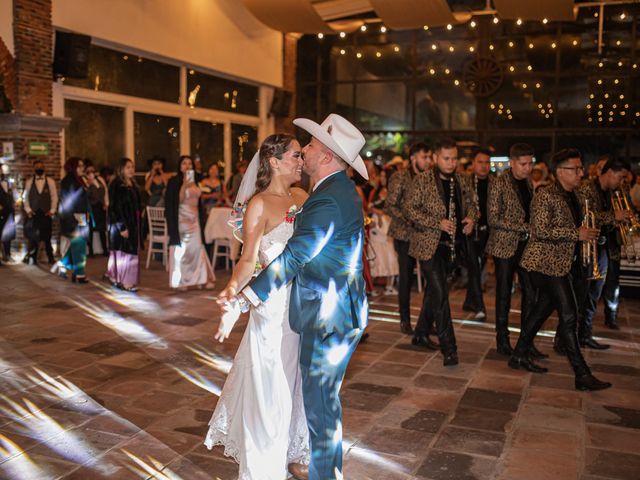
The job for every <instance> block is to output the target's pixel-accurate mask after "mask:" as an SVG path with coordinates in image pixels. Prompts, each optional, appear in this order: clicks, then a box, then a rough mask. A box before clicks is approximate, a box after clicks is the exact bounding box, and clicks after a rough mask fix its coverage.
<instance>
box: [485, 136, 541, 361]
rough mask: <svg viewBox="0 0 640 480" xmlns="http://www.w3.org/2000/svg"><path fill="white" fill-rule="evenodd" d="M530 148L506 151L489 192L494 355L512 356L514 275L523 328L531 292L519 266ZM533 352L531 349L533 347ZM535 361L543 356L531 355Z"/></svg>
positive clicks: (529, 196) (526, 209)
mask: <svg viewBox="0 0 640 480" xmlns="http://www.w3.org/2000/svg"><path fill="white" fill-rule="evenodd" d="M533 153H534V152H533V148H532V147H531V146H530V145H527V144H526V143H516V144H514V145H512V146H511V149H510V151H509V165H510V168H509V169H507V170H506V171H505V172H504V173H503V174H502V175H500V177H498V178H497V179H496V181H495V182H493V184H492V185H491V188H490V189H489V199H488V202H487V203H488V209H487V210H488V212H487V218H488V223H489V240H488V243H487V253H489V254H490V255H492V256H493V263H494V265H495V272H496V346H497V350H498V353H499V354H501V355H506V356H509V355H511V354H512V353H513V350H512V348H511V344H510V342H509V311H510V310H511V290H512V287H513V275H514V273H517V274H518V278H519V280H520V287H521V300H520V324H521V328H524V324H525V319H526V313H527V312H528V310H529V305H530V302H531V301H532V300H533V290H532V288H531V284H530V283H529V279H528V276H527V272H526V271H525V270H524V269H522V268H521V267H520V266H519V263H520V259H521V257H522V252H523V251H524V247H525V245H526V244H527V240H528V238H529V217H530V206H531V199H532V198H533V186H532V185H531V181H530V178H529V177H530V176H531V170H532V169H533ZM534 348H535V347H534ZM532 354H533V355H534V356H537V357H542V356H543V354H541V353H540V352H538V351H537V350H534V351H532Z"/></svg>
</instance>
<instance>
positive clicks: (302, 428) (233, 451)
mask: <svg viewBox="0 0 640 480" xmlns="http://www.w3.org/2000/svg"><path fill="white" fill-rule="evenodd" d="M220 401H222V399H220ZM227 413H228V412H227V408H226V406H225V405H224V404H221V405H220V410H219V411H216V412H215V413H214V418H215V422H213V423H210V424H209V430H208V431H207V435H206V437H205V440H204V445H205V446H206V447H207V448H208V449H209V450H211V449H212V448H213V447H215V446H217V445H221V446H223V447H224V456H225V457H231V458H233V459H234V460H235V462H236V463H237V464H240V447H239V446H238V444H237V443H236V442H235V441H234V440H232V439H231V437H230V436H229V434H228V431H229V418H228V415H227ZM212 420H213V419H212ZM301 423H302V422H299V421H298V422H297V425H295V427H293V426H292V427H293V428H292V430H294V431H292V432H290V437H291V438H290V440H289V448H288V450H287V463H288V464H289V463H302V464H304V465H309V462H310V460H311V451H310V449H309V436H308V428H307V423H306V421H305V422H304V425H301ZM294 432H295V433H294ZM240 480H242V479H240Z"/></svg>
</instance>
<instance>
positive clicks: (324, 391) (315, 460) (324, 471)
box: [300, 329, 362, 480]
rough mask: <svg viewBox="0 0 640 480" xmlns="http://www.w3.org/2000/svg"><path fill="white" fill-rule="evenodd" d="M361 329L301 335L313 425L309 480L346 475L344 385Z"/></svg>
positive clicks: (306, 399)
mask: <svg viewBox="0 0 640 480" xmlns="http://www.w3.org/2000/svg"><path fill="white" fill-rule="evenodd" d="M361 336H362V330H361V329H355V330H351V331H350V332H348V333H347V334H346V335H345V336H342V335H340V334H338V333H336V332H333V333H331V334H328V335H326V336H324V337H322V336H320V335H319V334H318V333H317V332H313V331H312V332H302V333H301V335H300V352H301V353H300V367H301V373H302V394H303V397H304V409H305V414H306V416H307V423H308V425H309V439H310V442H311V463H310V464H309V480H337V479H341V478H342V407H341V405H340V386H341V385H342V380H343V378H344V374H345V371H346V369H347V365H348V364H349V360H350V359H351V355H352V354H353V351H354V350H355V348H356V346H357V345H358V342H359V341H360V337H361Z"/></svg>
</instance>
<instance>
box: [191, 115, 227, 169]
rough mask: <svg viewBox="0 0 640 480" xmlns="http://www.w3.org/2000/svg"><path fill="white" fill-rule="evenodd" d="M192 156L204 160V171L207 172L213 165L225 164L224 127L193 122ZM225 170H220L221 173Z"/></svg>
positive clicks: (197, 121) (209, 123) (217, 124)
mask: <svg viewBox="0 0 640 480" xmlns="http://www.w3.org/2000/svg"><path fill="white" fill-rule="evenodd" d="M190 130H191V155H192V156H193V157H196V156H199V157H200V160H202V167H203V171H205V172H206V171H207V170H208V169H209V167H210V166H211V164H213V163H218V164H219V165H222V164H223V163H224V125H223V124H221V123H211V122H201V121H199V120H191V123H190ZM223 172H224V168H222V167H221V168H220V173H223Z"/></svg>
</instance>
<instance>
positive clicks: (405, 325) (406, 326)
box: [400, 322, 413, 335]
mask: <svg viewBox="0 0 640 480" xmlns="http://www.w3.org/2000/svg"><path fill="white" fill-rule="evenodd" d="M400 331H401V332H402V333H404V334H405V335H413V328H411V323H409V322H400Z"/></svg>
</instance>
